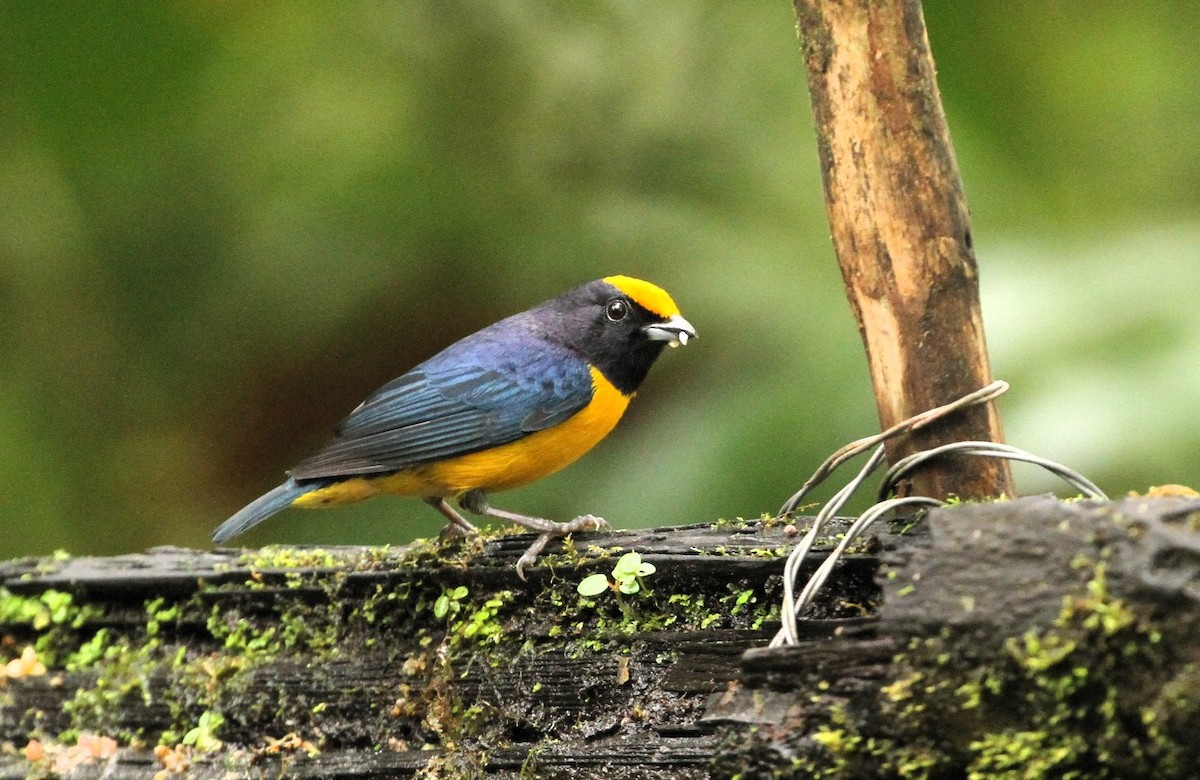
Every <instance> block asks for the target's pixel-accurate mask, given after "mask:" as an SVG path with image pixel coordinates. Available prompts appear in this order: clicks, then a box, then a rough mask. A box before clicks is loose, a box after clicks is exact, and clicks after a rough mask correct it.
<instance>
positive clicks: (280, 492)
mask: <svg viewBox="0 0 1200 780" xmlns="http://www.w3.org/2000/svg"><path fill="white" fill-rule="evenodd" d="M313 487H314V486H313V485H297V484H296V481H295V480H294V479H288V481H287V482H284V483H283V484H282V485H280V486H279V487H277V488H275V489H274V490H272V491H269V492H267V493H265V494H263V495H261V496H259V497H258V498H256V499H254V500H253V501H251V502H250V503H249V504H247V505H246V506H244V507H242V508H241V509H240V510H238V511H237V513H236V514H234V515H233V517H231V518H229V519H228V520H226V521H225V522H223V523H221V525H220V526H218V527H217V530H215V531H213V537H212V538H213V544H221V543H222V542H225V541H228V540H230V539H232V538H233V537H235V536H237V535H238V534H240V533H242V532H244V531H246V530H248V529H250V528H252V527H254V526H256V525H258V524H259V523H261V522H262V521H263V520H266V519H267V518H268V517H270V516H271V515H273V514H275V513H276V512H279V511H281V510H283V509H286V508H287V507H288V506H290V505H291V503H292V502H293V501H295V500H296V499H297V498H299V497H300V496H302V495H304V494H305V493H308V492H310V491H311V490H312V489H313Z"/></svg>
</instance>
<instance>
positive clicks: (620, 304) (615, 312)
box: [604, 298, 629, 322]
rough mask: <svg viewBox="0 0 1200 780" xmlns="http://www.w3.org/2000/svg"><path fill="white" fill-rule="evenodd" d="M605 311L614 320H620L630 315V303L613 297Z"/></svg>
mask: <svg viewBox="0 0 1200 780" xmlns="http://www.w3.org/2000/svg"><path fill="white" fill-rule="evenodd" d="M604 313H605V314H606V315H607V316H608V318H609V319H610V320H612V321H613V322H620V321H621V320H623V319H625V318H626V317H628V316H629V304H628V303H626V302H625V301H624V300H623V299H621V298H613V299H612V300H611V301H609V302H608V305H607V306H605V307H604Z"/></svg>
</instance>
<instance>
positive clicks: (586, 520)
mask: <svg viewBox="0 0 1200 780" xmlns="http://www.w3.org/2000/svg"><path fill="white" fill-rule="evenodd" d="M562 526H563V531H564V532H565V533H574V532H576V531H611V530H612V526H611V525H609V524H608V521H607V520H605V519H604V518H603V517H596V516H595V515H580V516H579V517H577V518H575V519H574V520H571V521H570V522H566V523H563V524H562Z"/></svg>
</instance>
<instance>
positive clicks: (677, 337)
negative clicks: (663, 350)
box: [642, 314, 696, 347]
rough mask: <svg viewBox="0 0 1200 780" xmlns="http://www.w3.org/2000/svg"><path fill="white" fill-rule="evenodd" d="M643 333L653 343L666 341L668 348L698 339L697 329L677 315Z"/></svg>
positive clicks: (644, 329)
mask: <svg viewBox="0 0 1200 780" xmlns="http://www.w3.org/2000/svg"><path fill="white" fill-rule="evenodd" d="M642 333H645V334H646V338H648V339H650V340H651V341H665V342H667V345H668V346H671V347H678V346H679V345H680V344H687V343H688V339H694V338H696V329H695V328H693V327H692V323H690V322H688V321H687V320H685V319H684V318H683V317H680V316H679V315H678V314H676V315H675V316H674V317H672V318H671V319H669V320H667V321H666V322H656V323H654V324H653V325H647V326H646V327H644V328H642Z"/></svg>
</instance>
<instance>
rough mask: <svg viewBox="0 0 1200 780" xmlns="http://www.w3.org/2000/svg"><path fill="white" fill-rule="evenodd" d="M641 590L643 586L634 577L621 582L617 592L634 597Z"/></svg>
mask: <svg viewBox="0 0 1200 780" xmlns="http://www.w3.org/2000/svg"><path fill="white" fill-rule="evenodd" d="M641 589H642V586H641V585H639V584H638V581H637V579H636V578H634V577H630V578H628V579H624V580H621V581H620V583H618V584H617V590H619V591H621V592H622V593H625V594H628V595H630V596H632V595H633V594H634V593H637V592H638V591H639V590H641Z"/></svg>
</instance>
